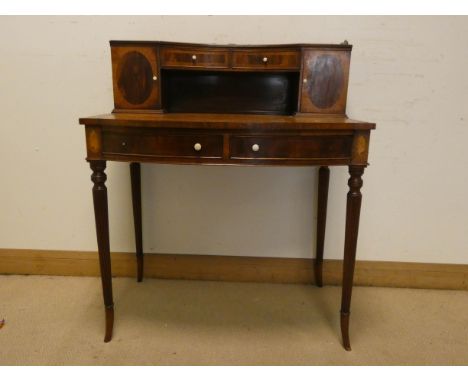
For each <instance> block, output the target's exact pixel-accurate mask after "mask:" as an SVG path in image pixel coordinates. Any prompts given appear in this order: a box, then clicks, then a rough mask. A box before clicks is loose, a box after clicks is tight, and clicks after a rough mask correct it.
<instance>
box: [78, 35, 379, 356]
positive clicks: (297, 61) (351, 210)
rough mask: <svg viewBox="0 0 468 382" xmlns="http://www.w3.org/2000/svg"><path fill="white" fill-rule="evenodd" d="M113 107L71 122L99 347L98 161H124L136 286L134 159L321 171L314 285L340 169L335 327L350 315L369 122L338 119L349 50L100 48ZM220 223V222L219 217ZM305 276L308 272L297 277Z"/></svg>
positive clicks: (157, 44)
mask: <svg viewBox="0 0 468 382" xmlns="http://www.w3.org/2000/svg"><path fill="white" fill-rule="evenodd" d="M111 52H112V73H113V90H114V102H115V109H114V111H113V113H112V114H106V115H100V116H95V117H89V118H81V119H80V124H83V125H85V128H86V145H87V147H86V148H87V160H88V161H90V164H91V168H92V169H93V176H92V179H93V182H94V188H93V197H94V206H95V216H96V233H97V236H98V248H99V259H100V264H101V278H102V284H103V292H104V302H105V307H106V337H105V338H106V341H108V340H110V338H111V336H112V325H113V302H112V285H111V270H110V256H109V227H108V212H107V190H106V187H105V180H106V175H105V173H104V169H105V164H106V162H105V161H107V160H112V161H124V162H130V163H131V164H130V171H131V184H132V202H133V211H134V224H135V243H136V255H137V256H136V257H137V266H138V275H137V279H138V281H141V280H142V277H143V245H142V227H141V179H140V178H141V175H140V164H139V162H152V163H170V164H197V165H234V166H235V165H251V166H262V165H275V166H312V165H318V166H321V168H320V170H319V184H318V210H317V212H318V219H317V248H316V258H315V262H314V264H315V265H314V272H315V277H316V280H317V285H319V286H321V285H322V263H323V252H324V240H325V228H326V212H327V198H328V183H329V169H328V167H327V166H332V165H333V166H337V165H346V166H349V171H350V175H351V177H350V180H349V187H350V190H349V193H348V199H347V213H346V234H345V236H346V238H345V250H344V266H343V291H342V304H341V330H342V336H343V345H344V347H345V348H346V349H347V350H349V349H350V342H349V312H350V302H351V290H352V284H353V273H354V262H355V257H356V243H357V232H358V225H359V211H360V204H361V193H360V188H361V186H362V180H361V176H362V174H363V171H364V168H365V166H366V165H367V159H368V153H369V139H370V131H371V130H372V129H374V128H375V124H373V123H368V122H361V121H356V120H352V119H349V118H348V117H347V116H346V99H347V88H348V77H349V65H350V54H351V46H350V45H346V44H344V45H324V44H319V45H316V44H288V45H268V46H262V45H257V46H245V45H244V46H241V45H204V44H187V43H172V42H163V41H146V42H144V41H111ZM221 218H222V217H221ZM308 272H310V273H312V270H311V269H310V268H308Z"/></svg>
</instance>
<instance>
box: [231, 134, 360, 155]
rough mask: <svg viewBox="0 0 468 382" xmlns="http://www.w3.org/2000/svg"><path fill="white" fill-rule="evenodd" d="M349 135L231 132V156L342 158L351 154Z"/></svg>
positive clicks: (350, 137)
mask: <svg viewBox="0 0 468 382" xmlns="http://www.w3.org/2000/svg"><path fill="white" fill-rule="evenodd" d="M351 144H352V136H351V135H337V136H326V135H325V136H320V135H314V136H287V135H285V136H234V137H232V138H231V141H230V156H231V158H232V159H256V158H257V159H293V160H294V159H295V160H303V159H321V158H327V159H345V158H350V157H351Z"/></svg>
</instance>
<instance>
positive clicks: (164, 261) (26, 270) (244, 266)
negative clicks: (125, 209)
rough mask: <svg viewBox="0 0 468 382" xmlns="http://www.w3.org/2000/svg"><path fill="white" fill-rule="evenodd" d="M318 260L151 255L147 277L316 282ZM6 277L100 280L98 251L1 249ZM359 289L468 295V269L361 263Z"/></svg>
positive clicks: (327, 274)
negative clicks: (464, 292) (448, 291)
mask: <svg viewBox="0 0 468 382" xmlns="http://www.w3.org/2000/svg"><path fill="white" fill-rule="evenodd" d="M312 265H313V263H312V260H310V259H293V258H263V257H241V256H208V255H165V254H149V255H145V277H155V278H163V279H183V280H216V281H251V282H272V283H313V282H314V275H313V272H312ZM341 272H342V261H339V260H325V261H324V265H323V281H324V284H325V285H339V284H340V283H341ZM112 273H113V275H114V276H120V277H135V275H136V261H135V256H134V254H133V253H112ZM0 274H32V275H62V276H98V275H99V262H98V255H97V253H96V252H82V251H49V250H30V249H0ZM354 280H355V285H366V286H380V287H404V288H428V289H461V290H468V265H465V264H427V263H407V262H388V261H357V262H356V270H355V278H354Z"/></svg>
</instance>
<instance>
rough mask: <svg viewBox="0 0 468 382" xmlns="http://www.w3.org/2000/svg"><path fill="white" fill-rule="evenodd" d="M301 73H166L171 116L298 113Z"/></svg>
mask: <svg viewBox="0 0 468 382" xmlns="http://www.w3.org/2000/svg"><path fill="white" fill-rule="evenodd" d="M298 78H299V75H298V73H291V72H281V73H280V72H275V73H263V72H262V73H255V72H216V71H188V70H167V71H163V75H162V79H163V80H162V81H163V82H162V87H163V95H164V97H163V109H164V111H166V112H168V113H223V114H226V113H242V114H284V115H290V114H293V113H294V112H295V108H296V104H297V94H298V93H297V84H298Z"/></svg>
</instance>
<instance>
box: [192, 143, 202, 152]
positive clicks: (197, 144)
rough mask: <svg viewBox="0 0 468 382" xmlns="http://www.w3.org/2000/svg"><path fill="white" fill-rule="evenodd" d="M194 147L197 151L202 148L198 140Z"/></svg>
mask: <svg viewBox="0 0 468 382" xmlns="http://www.w3.org/2000/svg"><path fill="white" fill-rule="evenodd" d="M193 148H194V149H195V151H200V150H201V144H200V143H198V142H197V143H195V144H194V145H193Z"/></svg>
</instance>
